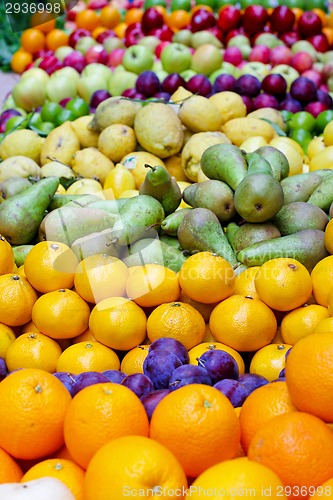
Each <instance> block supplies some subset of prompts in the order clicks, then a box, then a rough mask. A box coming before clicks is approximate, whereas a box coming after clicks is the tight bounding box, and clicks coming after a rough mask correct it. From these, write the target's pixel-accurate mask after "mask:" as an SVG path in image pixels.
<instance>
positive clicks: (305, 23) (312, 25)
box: [297, 10, 323, 38]
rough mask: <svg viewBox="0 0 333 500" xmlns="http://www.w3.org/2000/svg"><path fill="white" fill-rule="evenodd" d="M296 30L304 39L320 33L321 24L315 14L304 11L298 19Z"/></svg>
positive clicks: (310, 11)
mask: <svg viewBox="0 0 333 500" xmlns="http://www.w3.org/2000/svg"><path fill="white" fill-rule="evenodd" d="M297 28H298V31H299V33H300V35H301V36H302V37H304V38H305V37H309V36H313V35H318V34H319V33H321V30H322V28H323V23H322V20H321V19H320V17H319V16H318V15H317V14H316V13H315V12H313V11H312V10H306V11H305V12H303V14H301V16H300V18H299V19H298V24H297Z"/></svg>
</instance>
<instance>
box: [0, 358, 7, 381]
mask: <svg viewBox="0 0 333 500" xmlns="http://www.w3.org/2000/svg"><path fill="white" fill-rule="evenodd" d="M6 376H7V366H6V361H5V360H4V359H3V358H1V357H0V382H1V380H3V379H4V378H6Z"/></svg>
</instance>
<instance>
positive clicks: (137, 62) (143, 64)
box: [123, 44, 154, 75]
mask: <svg viewBox="0 0 333 500" xmlns="http://www.w3.org/2000/svg"><path fill="white" fill-rule="evenodd" d="M153 64H154V54H153V53H152V51H151V50H150V49H148V48H147V47H145V46H144V45H139V44H137V45H132V46H131V47H128V49H126V52H125V55H124V58H123V65H124V66H125V69H126V70H127V71H129V72H132V73H136V74H137V75H139V74H140V73H142V72H143V71H146V70H150V69H151V68H152V67H153Z"/></svg>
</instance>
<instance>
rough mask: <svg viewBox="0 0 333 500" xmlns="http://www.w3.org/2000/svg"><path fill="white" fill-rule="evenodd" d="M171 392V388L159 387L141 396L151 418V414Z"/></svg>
mask: <svg viewBox="0 0 333 500" xmlns="http://www.w3.org/2000/svg"><path fill="white" fill-rule="evenodd" d="M170 392H171V391H170V389H158V390H157V391H153V392H150V393H149V394H147V395H146V396H144V397H143V398H141V403H142V404H143V406H144V407H145V410H146V413H147V417H148V419H149V420H150V419H151V416H152V414H153V412H154V410H155V408H156V406H157V405H158V403H159V402H160V401H161V400H162V399H163V398H165V396H167V395H168V394H169V393H170Z"/></svg>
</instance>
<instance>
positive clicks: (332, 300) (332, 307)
mask: <svg viewBox="0 0 333 500" xmlns="http://www.w3.org/2000/svg"><path fill="white" fill-rule="evenodd" d="M327 300H328V312H329V315H330V316H333V288H331V291H330V292H329V294H328V297H327ZM323 319H324V318H323Z"/></svg>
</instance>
